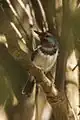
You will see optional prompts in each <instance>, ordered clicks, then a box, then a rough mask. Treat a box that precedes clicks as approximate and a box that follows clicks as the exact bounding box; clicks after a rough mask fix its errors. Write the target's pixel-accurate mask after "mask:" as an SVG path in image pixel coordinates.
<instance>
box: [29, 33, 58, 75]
mask: <svg viewBox="0 0 80 120" xmlns="http://www.w3.org/2000/svg"><path fill="white" fill-rule="evenodd" d="M35 32H36V33H37V34H38V36H39V38H40V44H39V45H38V46H37V48H36V50H34V51H33V53H32V55H31V60H32V62H33V64H34V65H35V66H36V67H37V68H39V69H41V70H43V71H44V72H45V73H47V72H49V71H50V70H51V69H52V67H53V66H54V65H55V63H56V60H57V57H58V53H59V42H58V40H57V39H56V37H55V36H54V35H53V34H51V33H50V32H39V31H35Z"/></svg>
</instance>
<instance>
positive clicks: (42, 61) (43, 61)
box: [33, 49, 58, 72]
mask: <svg viewBox="0 0 80 120" xmlns="http://www.w3.org/2000/svg"><path fill="white" fill-rule="evenodd" d="M57 56H58V50H57V51H56V53H55V54H54V55H51V56H50V55H44V54H43V53H42V52H41V51H40V49H39V50H38V54H37V55H36V56H35V58H34V61H33V64H34V65H35V66H36V67H38V68H40V69H42V70H43V71H44V72H48V71H49V70H50V69H51V68H52V67H53V66H54V64H55V62H56V59H57Z"/></svg>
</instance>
